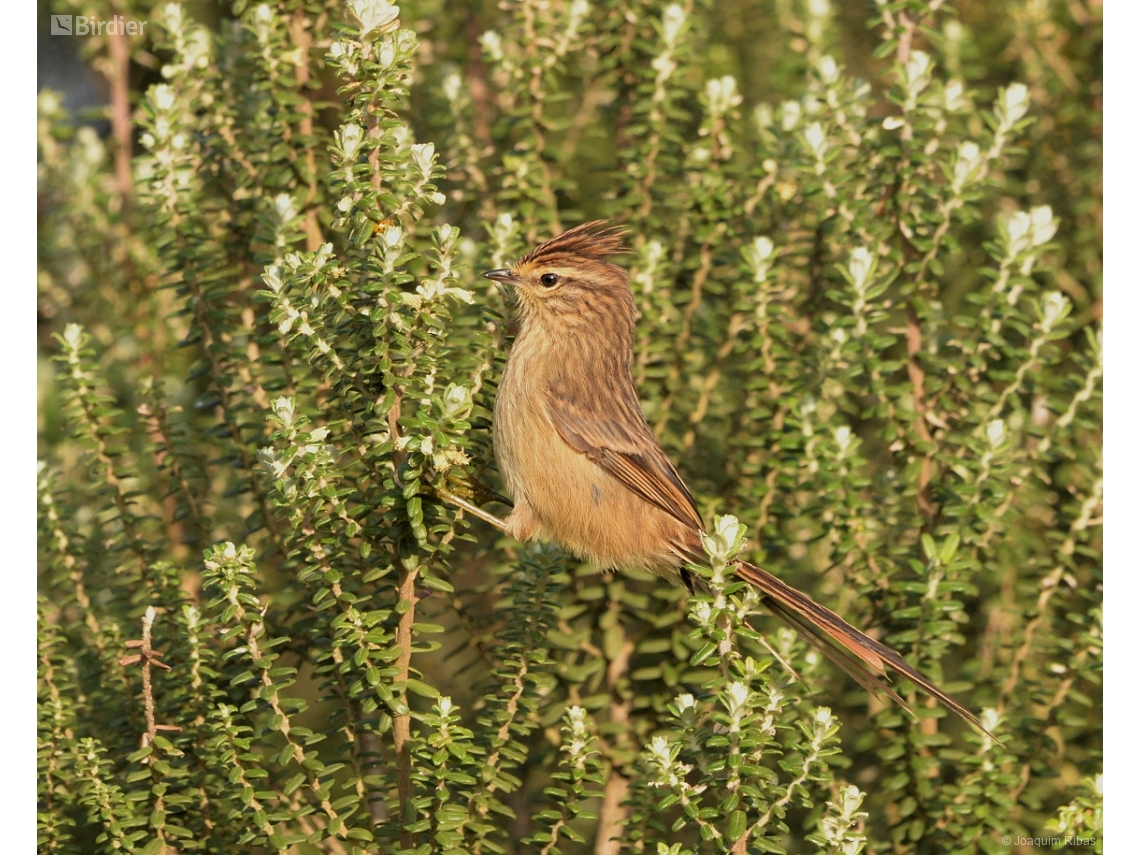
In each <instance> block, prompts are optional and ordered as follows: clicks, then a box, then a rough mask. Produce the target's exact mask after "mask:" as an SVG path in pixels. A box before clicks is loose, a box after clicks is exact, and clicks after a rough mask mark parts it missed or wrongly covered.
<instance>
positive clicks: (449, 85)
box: [443, 71, 463, 101]
mask: <svg viewBox="0 0 1140 855" xmlns="http://www.w3.org/2000/svg"><path fill="white" fill-rule="evenodd" d="M462 88H463V80H462V79H461V78H460V77H459V72H457V71H453V72H451V73H450V74H448V75H447V77H445V78H443V95H444V97H445V98H447V100H448V101H455V100H456V99H457V98H459V92H460V90H461V89H462Z"/></svg>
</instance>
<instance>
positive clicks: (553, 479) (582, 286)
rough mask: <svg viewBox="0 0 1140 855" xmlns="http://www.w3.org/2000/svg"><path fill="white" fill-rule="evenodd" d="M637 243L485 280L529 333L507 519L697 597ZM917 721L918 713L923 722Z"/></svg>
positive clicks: (499, 456) (498, 410) (878, 648)
mask: <svg viewBox="0 0 1140 855" xmlns="http://www.w3.org/2000/svg"><path fill="white" fill-rule="evenodd" d="M627 235H628V232H627V231H625V230H624V229H621V228H618V227H615V226H612V225H610V224H609V223H608V221H605V220H595V221H591V222H587V223H583V224H582V225H579V226H576V227H574V228H571V229H570V230H568V231H566V232H563V233H562V234H559V235H557V236H556V237H553V238H551V239H550V240H547V241H546V242H544V243H542V244H541V245H539V246H538V247H536V248H535V249H533V250H532V251H531V252H529V253H527V254H526V255H525V256H523V257H522V258H520V259H519V260H518V261H517V262H516V263H515V264H514V265H512V266H511V267H509V268H502V269H497V270H490V271H487V272H486V273H483V276H484V277H486V278H488V279H491V280H494V281H495V282H498V283H502V284H503V285H506V286H509V287H510V288H511V289H513V290H514V292H515V294H516V295H517V301H518V313H519V320H518V333H517V335H516V337H515V341H514V344H513V346H512V348H511V351H510V354H509V356H508V358H507V362H506V366H505V367H504V369H503V374H502V379H501V381H500V383H499V387H498V391H497V393H496V396H495V403H494V412H493V418H492V434H493V445H494V452H495V458H496V462H497V464H498V468H499V471H500V474H501V476H502V479H503V483H504V486H505V488H506V492H507V495H508V496H509V498H510V499H511V501H512V503H513V507H512V510H511V511H510V514H509V515H508V516H507V518H506V519H505V520H499V519H498V518H497V517H494V516H493V515H490V514H488V513H486V512H484V511H482V509H479V508H474V507H472V506H471V505H470V504H469V503H466V502H460V504H461V505H463V506H465V507H469V508H471V509H472V510H475V511H476V512H477V513H478V515H479V516H481V517H482V518H484V519H487V520H488V521H495V522H496V523H497V524H499V525H500V526H501V527H502V529H503V530H504V531H505V532H506V533H507V534H509V535H510V536H511V537H513V538H516V539H517V540H520V541H530V540H541V541H553V542H554V543H557V544H559V545H560V546H562V547H563V548H564V549H566V550H568V551H569V552H570V553H572V554H573V555H575V556H577V557H579V558H581V559H584V560H587V561H589V562H591V563H593V564H594V565H596V566H597V567H599V568H601V569H619V570H620V569H622V568H629V569H640V570H648V571H651V572H653V573H656V574H658V575H659V576H661V577H663V578H664V579H666V580H667V581H669V582H671V583H673V584H687V585H688V586H689V588H690V591H692V590H693V588H692V576H691V575H690V574H689V573H688V571H687V570H686V569H685V567H686V564H688V563H692V564H695V565H698V566H702V565H703V566H708V562H709V559H708V557H707V556H706V553H705V550H704V548H703V546H702V535H703V534H704V533H705V532H706V528H705V524H704V521H703V520H702V518H701V514H700V512H699V510H698V509H697V505H696V502H695V501H694V499H693V495H692V493H691V492H690V491H689V489H688V487H686V485H685V482H684V481H683V480H682V478H681V476H680V474H679V473H678V471H677V468H676V467H675V466H674V465H673V462H672V461H671V460H670V459H669V456H668V455H667V454H666V452H665V450H664V449H663V448H662V447H661V444H660V443H659V442H658V441H657V438H656V437H655V436H654V434H653V431H652V430H651V429H650V427H649V424H648V423H647V421H646V419H645V415H644V413H643V411H642V408H641V402H640V399H639V397H638V394H637V389H636V386H635V384H634V380H633V374H632V361H633V346H634V336H635V325H636V322H637V317H638V311H637V306H636V303H635V300H634V296H633V291H632V289H631V288H630V284H629V274H628V272H627V271H626V270H625V269H624V268H623V267H621V266H620V265H618V264H615V263H613V261H612V260H611V259H612V257H613V256H615V255H620V254H623V253H626V252H628V248H627V246H626V237H627ZM733 570H734V572H735V574H736V576H737V577H738V578H740V579H743V580H745V581H746V582H748V583H750V584H752V585H754V586H755V587H756V589H757V590H758V592H759V595H760V602H761V604H762V605H763V606H764V607H766V608H767V609H768V610H769V611H771V612H772V613H773V614H774V615H776V616H777V617H778V618H780V619H781V620H783V621H784V622H785V623H787V624H788V625H789V626H791V627H792V628H793V629H795V630H796V631H797V632H798V633H800V634H801V635H802V636H803V637H804V638H805V639H806V640H807V641H809V642H810V643H811V644H813V645H814V646H815V647H816V648H818V649H819V650H820V651H821V652H823V653H824V654H826V655H827V656H828V657H829V658H830V659H832V660H833V661H834V662H835V663H836V664H837V665H839V666H840V667H841V668H842V669H843V670H844V671H846V672H847V673H848V674H849V675H851V676H852V677H853V678H854V679H855V680H857V681H858V682H859V683H860V684H861V685H862V686H864V687H865V688H866V689H868V690H869V691H871V692H872V693H881V694H884V695H886V696H888V697H890V698H891V699H893V700H894V701H895V702H897V703H899V704H900V705H901V706H902V707H903V708H904V709H906V710H908V712H909V711H910V710H909V707H908V706H907V704H906V702H905V701H904V700H903V699H902V698H901V697H900V696H899V695H898V693H897V692H896V691H895V690H894V689H892V688H891V687H890V686H889V685H888V684H887V683H886V682H885V680H887V679H888V668H889V669H892V670H893V671H895V672H897V673H899V674H901V675H902V676H903V677H905V678H906V679H908V680H910V681H911V682H912V683H914V684H915V685H916V686H918V687H919V688H921V689H922V690H923V691H924V692H926V693H927V694H928V695H930V696H932V697H934V698H936V699H937V700H938V701H939V702H941V703H942V704H943V705H944V706H946V707H947V708H948V709H950V710H952V711H953V712H955V713H956V714H958V715H959V716H961V717H962V718H963V719H964V720H965V721H967V722H968V723H969V724H971V725H972V726H974V727H975V728H977V729H978V730H980V731H981V732H983V733H986V734H987V735H990V734H989V733H988V731H986V729H985V728H984V727H983V726H982V724H981V722H980V721H979V719H978V718H977V717H976V716H975V715H974V714H973V713H972V712H971V711H970V710H969V709H968V708H967V707H965V706H964V705H963V704H961V703H959V702H958V701H957V700H955V699H954V698H953V697H951V696H950V695H949V694H947V693H946V692H944V691H943V690H942V689H940V688H939V687H938V686H937V685H935V684H934V683H933V682H931V681H930V680H929V679H927V678H926V677H925V676H924V675H923V674H922V673H920V672H919V671H918V670H917V669H915V668H914V667H913V666H912V665H910V663H908V662H907V661H906V660H905V659H904V658H903V657H902V655H900V654H899V653H898V652H897V651H896V650H894V649H892V648H891V647H889V646H888V645H886V644H883V643H882V642H880V641H877V640H875V639H873V638H871V637H870V636H868V635H867V634H866V633H865V632H862V631H861V630H859V629H857V628H855V627H854V626H852V625H851V624H849V623H848V622H847V621H845V620H844V619H843V618H841V617H840V616H839V615H837V614H836V613H835V612H833V611H831V610H830V609H828V608H826V607H825V606H823V605H820V604H819V603H817V602H816V601H815V600H813V599H812V598H811V597H809V596H808V595H807V594H805V593H803V592H801V591H799V590H798V589H796V588H794V587H792V586H791V585H788V584H787V583H786V582H784V581H783V580H781V579H780V578H779V577H777V576H776V575H775V574H773V573H771V572H769V571H768V570H765V569H763V568H761V567H758V566H756V565H754V564H751V563H749V562H747V561H743V560H735V561H734V562H733ZM912 714H913V713H912Z"/></svg>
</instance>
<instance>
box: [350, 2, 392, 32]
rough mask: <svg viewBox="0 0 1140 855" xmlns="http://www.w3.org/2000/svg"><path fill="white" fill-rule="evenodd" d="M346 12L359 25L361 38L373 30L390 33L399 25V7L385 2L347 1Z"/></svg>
mask: <svg viewBox="0 0 1140 855" xmlns="http://www.w3.org/2000/svg"><path fill="white" fill-rule="evenodd" d="M348 11H349V13H350V14H351V15H352V17H354V18H356V20H357V21H358V22H359V23H360V35H361V36H366V35H368V34H369V33H370V32H372V31H373V30H379V31H380V32H382V33H386V32H390V31H391V30H394V29H396V27H397V26H398V25H399V22H398V21H397V20H396V19H397V18H399V17H400V7H399V6H393V5H392V4H391V3H388V2H387V0H349V4H348Z"/></svg>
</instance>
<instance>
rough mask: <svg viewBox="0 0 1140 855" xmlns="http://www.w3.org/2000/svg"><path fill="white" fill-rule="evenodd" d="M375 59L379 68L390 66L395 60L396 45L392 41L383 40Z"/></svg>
mask: <svg viewBox="0 0 1140 855" xmlns="http://www.w3.org/2000/svg"><path fill="white" fill-rule="evenodd" d="M376 61H377V62H378V63H379V64H380V67H381V68H391V67H392V64H393V63H394V62H395V61H396V46H395V45H394V44H392V42H384V43H383V44H382V45H380V50H379V52H378V53H377V54H376Z"/></svg>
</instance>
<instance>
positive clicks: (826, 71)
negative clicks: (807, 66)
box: [819, 56, 839, 86]
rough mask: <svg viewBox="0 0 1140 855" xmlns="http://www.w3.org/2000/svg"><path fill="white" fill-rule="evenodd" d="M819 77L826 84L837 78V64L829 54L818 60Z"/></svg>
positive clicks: (828, 84)
mask: <svg viewBox="0 0 1140 855" xmlns="http://www.w3.org/2000/svg"><path fill="white" fill-rule="evenodd" d="M819 79H820V80H822V81H823V82H824V84H826V85H827V86H830V85H831V84H833V83H834V82H835V81H836V80H838V79H839V66H838V65H837V64H836V62H835V60H834V59H832V58H831V57H830V56H825V57H824V58H823V59H821V60H820V61H819Z"/></svg>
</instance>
